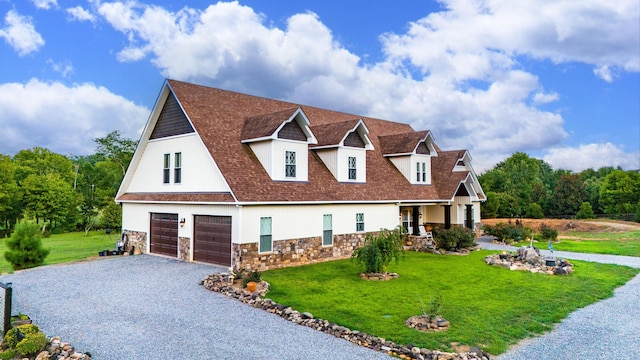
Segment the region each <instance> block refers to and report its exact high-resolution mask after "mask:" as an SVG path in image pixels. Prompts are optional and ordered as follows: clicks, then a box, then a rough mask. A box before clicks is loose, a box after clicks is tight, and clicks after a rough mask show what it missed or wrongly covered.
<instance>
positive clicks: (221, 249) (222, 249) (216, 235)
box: [193, 215, 231, 266]
mask: <svg viewBox="0 0 640 360" xmlns="http://www.w3.org/2000/svg"><path fill="white" fill-rule="evenodd" d="M194 225H195V229H194V236H193V260H194V261H202V262H207V263H211V264H218V265H224V266H231V216H203V215H196V216H195V220H194Z"/></svg>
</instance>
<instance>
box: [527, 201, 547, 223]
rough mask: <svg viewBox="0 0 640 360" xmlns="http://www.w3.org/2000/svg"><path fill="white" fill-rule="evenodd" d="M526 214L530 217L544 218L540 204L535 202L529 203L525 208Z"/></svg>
mask: <svg viewBox="0 0 640 360" xmlns="http://www.w3.org/2000/svg"><path fill="white" fill-rule="evenodd" d="M526 216H527V217H528V218H530V219H542V218H544V212H543V211H542V206H540V205H538V204H537V203H531V204H530V205H529V208H528V209H527V214H526Z"/></svg>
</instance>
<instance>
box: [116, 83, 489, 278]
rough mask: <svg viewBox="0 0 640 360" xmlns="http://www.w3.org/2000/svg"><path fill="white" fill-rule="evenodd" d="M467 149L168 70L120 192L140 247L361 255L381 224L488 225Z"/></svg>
mask: <svg viewBox="0 0 640 360" xmlns="http://www.w3.org/2000/svg"><path fill="white" fill-rule="evenodd" d="M484 199H485V195H484V193H483V191H482V188H481V187H480V183H479V182H478V179H477V177H476V174H475V173H474V170H473V168H472V165H471V156H470V154H469V153H468V152H467V151H465V150H456V151H444V150H442V149H440V148H439V147H438V146H437V145H436V143H435V140H434V137H433V134H432V133H431V132H430V131H414V130H413V129H412V128H411V126H409V125H407V124H402V123H397V122H392V121H386V120H379V119H373V118H368V117H362V116H357V115H352V114H346V113H341V112H337V111H331V110H326V109H320V108H316V107H310V106H305V105H299V104H293V103H289V102H284V101H278V100H272V99H266V98H261V97H256V96H250V95H245V94H240V93H235V92H231V91H225V90H220V89H214V88H209V87H204V86H199V85H195V84H190V83H185V82H180V81H175V80H167V81H165V83H164V85H163V87H162V90H161V93H160V95H159V97H158V99H157V102H156V104H155V107H154V109H153V111H152V112H151V115H150V117H149V120H148V122H147V124H146V126H145V128H144V130H143V133H142V136H141V139H140V142H139V144H138V147H137V149H136V151H135V154H134V156H133V159H132V161H131V164H130V165H129V169H128V170H127V173H126V175H125V177H124V179H123V181H122V184H121V186H120V189H119V191H118V194H117V196H116V201H117V202H118V203H121V204H122V225H123V229H127V233H128V236H129V242H130V243H131V244H133V245H134V246H135V247H136V249H137V251H138V252H143V253H151V254H158V255H164V256H170V257H174V258H178V259H183V260H186V261H198V262H206V263H213V264H218V265H223V266H229V267H236V266H237V267H241V268H247V269H268V268H276V267H283V266H291V265H298V264H305V263H311V262H318V261H324V260H330V259H336V258H345V257H349V256H350V255H351V253H352V251H353V249H354V248H356V247H357V246H360V245H362V243H363V240H364V237H365V235H366V234H367V233H369V232H376V231H379V230H380V229H381V228H387V229H393V228H395V227H396V226H398V225H402V226H404V227H405V228H407V229H408V231H409V232H410V233H412V234H419V231H420V229H419V227H418V225H425V224H426V225H434V224H441V225H443V226H445V227H449V226H452V225H459V226H466V227H469V228H475V229H477V228H478V226H479V221H480V202H481V201H484Z"/></svg>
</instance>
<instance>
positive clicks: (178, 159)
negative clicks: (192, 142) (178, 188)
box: [173, 152, 182, 184]
mask: <svg viewBox="0 0 640 360" xmlns="http://www.w3.org/2000/svg"><path fill="white" fill-rule="evenodd" d="M173 182H174V183H176V184H180V183H181V182H182V153H179V152H177V153H175V154H174V158H173Z"/></svg>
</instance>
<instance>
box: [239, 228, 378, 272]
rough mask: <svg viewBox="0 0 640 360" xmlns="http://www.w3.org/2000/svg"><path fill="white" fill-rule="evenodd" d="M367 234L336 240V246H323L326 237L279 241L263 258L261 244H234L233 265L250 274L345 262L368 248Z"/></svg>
mask: <svg viewBox="0 0 640 360" xmlns="http://www.w3.org/2000/svg"><path fill="white" fill-rule="evenodd" d="M365 235H366V233H355V234H340V235H334V236H333V246H322V237H320V236H316V237H309V238H301V239H290V240H278V241H274V242H273V251H272V252H269V253H264V254H259V253H258V243H250V244H232V246H233V249H232V252H233V263H234V266H235V267H237V268H244V269H247V270H261V271H262V270H268V269H276V268H281V267H287V266H297V265H305V264H311V263H317V262H322V261H329V260H337V259H345V258H348V257H350V256H351V254H352V253H353V250H354V249H356V248H357V247H360V246H362V245H363V244H364V238H365Z"/></svg>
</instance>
